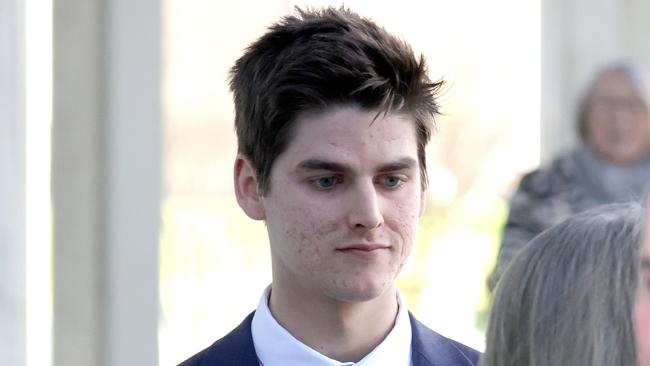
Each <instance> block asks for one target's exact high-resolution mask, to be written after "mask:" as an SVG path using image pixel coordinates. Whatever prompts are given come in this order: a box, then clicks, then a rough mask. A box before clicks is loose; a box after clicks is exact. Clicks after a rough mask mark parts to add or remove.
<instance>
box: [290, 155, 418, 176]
mask: <svg viewBox="0 0 650 366" xmlns="http://www.w3.org/2000/svg"><path fill="white" fill-rule="evenodd" d="M416 165H417V161H415V159H413V158H410V157H406V158H401V159H399V160H397V161H394V162H390V163H387V164H383V165H380V166H379V168H378V169H377V171H378V172H379V173H387V172H395V171H400V170H407V169H411V168H412V167H414V166H416ZM296 170H297V171H300V170H328V171H332V172H349V171H351V170H352V168H350V166H348V165H345V164H341V163H336V162H333V161H328V160H323V159H316V158H314V159H307V160H304V161H302V162H300V163H299V164H298V166H297V167H296Z"/></svg>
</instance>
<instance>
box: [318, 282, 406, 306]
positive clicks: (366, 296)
mask: <svg viewBox="0 0 650 366" xmlns="http://www.w3.org/2000/svg"><path fill="white" fill-rule="evenodd" d="M392 284H393V280H390V281H389V280H388V279H387V280H386V281H384V282H377V281H342V282H341V283H339V284H338V286H336V287H335V288H331V289H330V291H331V297H332V298H334V299H336V300H339V301H342V302H352V303H353V302H366V301H371V300H374V299H376V298H378V297H380V296H381V295H383V294H385V293H386V291H388V290H389V289H391V288H394V286H392Z"/></svg>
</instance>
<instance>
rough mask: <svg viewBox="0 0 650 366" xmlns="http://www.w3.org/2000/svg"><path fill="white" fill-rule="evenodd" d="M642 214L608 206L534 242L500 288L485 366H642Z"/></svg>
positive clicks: (624, 206) (625, 206) (634, 208)
mask: <svg viewBox="0 0 650 366" xmlns="http://www.w3.org/2000/svg"><path fill="white" fill-rule="evenodd" d="M641 216H642V212H641V208H640V205H638V204H635V203H627V204H611V205H605V206H601V207H599V208H596V209H593V210H589V211H586V212H583V213H581V214H578V215H576V216H574V217H571V218H569V219H567V220H565V221H563V222H562V223H560V224H558V225H556V226H553V227H551V228H550V229H548V230H546V231H544V232H543V233H542V234H540V235H538V236H537V237H535V238H534V239H533V240H532V241H531V242H530V243H529V244H528V245H527V246H526V247H525V248H524V249H523V250H522V251H521V253H519V254H518V255H517V257H515V259H514V260H513V262H512V264H511V265H510V266H509V267H508V269H507V270H506V271H505V273H504V274H503V277H502V278H501V280H500V282H499V284H498V285H497V288H496V292H495V294H494V299H493V303H492V309H491V314H490V320H489V324H488V331H487V341H486V342H487V343H486V351H485V354H484V355H483V360H482V364H481V365H482V366H564V365H576V366H578V365H590V366H601V365H602V366H612V365H617V366H628V365H629V366H634V365H637V356H636V348H635V334H634V325H633V320H632V319H633V316H632V313H633V308H634V303H635V291H636V288H637V283H638V273H639V272H638V267H639V266H638V262H639V260H638V257H637V252H638V247H639V243H640V240H641V239H640V237H641V234H640V232H641V221H642V220H641Z"/></svg>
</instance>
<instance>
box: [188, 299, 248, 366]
mask: <svg viewBox="0 0 650 366" xmlns="http://www.w3.org/2000/svg"><path fill="white" fill-rule="evenodd" d="M253 314H254V312H253V313H251V314H249V315H248V316H247V317H246V319H244V321H243V322H242V323H241V324H239V325H238V326H237V328H235V329H233V330H232V331H231V332H230V333H228V334H227V335H226V336H224V337H223V338H221V339H219V340H218V341H216V342H214V343H213V344H212V345H211V346H210V347H208V348H206V349H204V350H203V351H201V352H199V353H197V354H195V355H194V356H192V357H190V358H189V359H187V360H186V361H184V362H182V363H181V364H179V366H258V365H259V363H258V361H257V354H256V353H255V346H254V345H253V335H252V332H251V323H252V321H253Z"/></svg>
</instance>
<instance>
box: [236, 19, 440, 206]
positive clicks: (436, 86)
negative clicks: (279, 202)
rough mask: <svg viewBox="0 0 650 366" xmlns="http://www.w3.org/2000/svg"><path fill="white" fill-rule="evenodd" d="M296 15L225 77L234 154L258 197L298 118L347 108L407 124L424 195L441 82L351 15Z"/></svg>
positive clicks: (405, 49)
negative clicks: (405, 118)
mask: <svg viewBox="0 0 650 366" xmlns="http://www.w3.org/2000/svg"><path fill="white" fill-rule="evenodd" d="M296 11H297V13H298V14H297V16H287V17H284V18H283V19H282V20H281V21H280V22H278V23H276V24H274V25H272V26H271V27H270V28H269V30H268V32H267V33H266V34H264V35H263V36H262V37H260V38H259V39H258V40H257V41H256V42H254V43H253V44H252V45H250V46H249V47H248V48H247V49H246V51H245V53H244V55H243V56H242V57H241V58H239V60H237V62H236V63H235V66H234V67H233V68H232V70H231V75H230V88H231V90H232V91H233V94H234V100H235V129H236V132H237V138H238V144H239V152H240V153H241V154H243V155H244V156H246V157H247V158H248V159H249V160H250V162H251V164H252V165H253V168H254V169H255V174H256V176H257V179H258V184H259V188H260V193H261V194H263V195H264V194H266V193H267V192H268V191H269V189H270V184H269V176H270V172H271V168H272V166H273V163H274V161H275V159H276V158H277V157H278V156H279V155H280V154H282V153H283V152H284V150H285V149H286V148H287V146H288V144H289V142H290V140H291V138H292V133H293V131H294V129H295V128H294V125H295V120H296V117H297V116H298V114H300V113H303V112H308V111H318V110H324V109H325V108H328V107H331V106H335V105H350V104H351V105H358V106H359V107H361V108H363V109H364V110H372V111H377V113H378V114H379V113H406V114H408V115H409V116H412V117H413V119H414V123H415V128H416V132H417V140H418V158H419V164H420V168H421V169H420V170H421V174H422V175H421V181H422V187H423V188H424V187H426V182H427V178H426V163H425V146H426V144H427V143H428V141H429V139H430V136H431V130H432V127H433V118H434V117H435V116H436V115H437V113H438V105H437V103H436V100H435V97H436V95H437V92H438V91H439V90H440V87H441V86H442V83H443V82H442V81H437V82H431V80H430V79H429V78H428V76H427V73H426V64H425V60H424V57H423V56H420V57H419V59H418V58H416V57H415V55H414V53H413V51H412V49H411V47H410V46H409V45H408V44H406V43H405V42H404V41H402V40H401V39H399V38H397V37H395V36H393V35H391V34H389V33H388V32H387V31H386V30H384V29H383V28H381V27H379V26H378V25H377V24H375V23H374V22H372V21H371V20H369V19H366V18H363V17H361V16H359V15H358V14H356V13H354V12H352V11H351V10H349V9H346V8H343V7H342V8H338V9H337V8H332V7H328V8H324V9H319V10H314V9H307V10H302V9H300V8H296Z"/></svg>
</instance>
